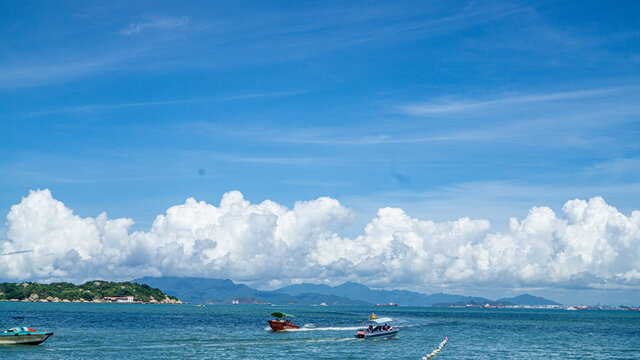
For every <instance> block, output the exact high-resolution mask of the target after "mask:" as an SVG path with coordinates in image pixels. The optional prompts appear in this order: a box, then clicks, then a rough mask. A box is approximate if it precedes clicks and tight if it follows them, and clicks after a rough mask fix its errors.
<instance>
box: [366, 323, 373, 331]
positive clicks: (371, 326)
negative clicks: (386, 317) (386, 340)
mask: <svg viewBox="0 0 640 360" xmlns="http://www.w3.org/2000/svg"><path fill="white" fill-rule="evenodd" d="M367 331H368V332H370V333H372V332H373V325H369V328H368V329H367Z"/></svg>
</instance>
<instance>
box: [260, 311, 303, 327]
mask: <svg viewBox="0 0 640 360" xmlns="http://www.w3.org/2000/svg"><path fill="white" fill-rule="evenodd" d="M271 316H273V317H275V318H276V319H272V320H269V321H267V322H268V323H269V326H271V329H273V331H284V330H293V329H299V328H300V327H299V326H298V325H295V324H293V323H292V322H291V321H289V319H288V318H290V317H293V315H289V314H285V313H281V312H274V313H271Z"/></svg>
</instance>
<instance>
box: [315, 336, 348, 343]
mask: <svg viewBox="0 0 640 360" xmlns="http://www.w3.org/2000/svg"><path fill="white" fill-rule="evenodd" d="M352 340H356V338H355V337H350V338H340V339H313V340H308V341H307V342H309V343H321V342H343V341H352Z"/></svg>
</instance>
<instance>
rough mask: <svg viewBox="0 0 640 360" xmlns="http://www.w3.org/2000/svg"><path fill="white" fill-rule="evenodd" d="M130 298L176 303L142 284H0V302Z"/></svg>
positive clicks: (96, 282)
mask: <svg viewBox="0 0 640 360" xmlns="http://www.w3.org/2000/svg"><path fill="white" fill-rule="evenodd" d="M121 296H133V297H134V298H135V299H136V300H140V301H143V302H150V301H153V300H155V301H167V299H169V300H173V301H174V302H177V301H178V298H176V297H175V296H167V294H165V293H164V292H162V290H160V289H157V288H152V287H151V286H149V285H146V284H138V283H132V282H110V281H102V280H94V281H87V282H86V283H84V284H82V285H75V284H72V283H68V282H56V283H51V284H39V283H35V282H25V283H6V282H5V283H0V300H24V299H29V300H31V301H39V300H43V299H49V301H52V300H54V299H57V300H59V301H63V300H69V301H94V300H96V301H97V300H102V299H103V298H104V297H121Z"/></svg>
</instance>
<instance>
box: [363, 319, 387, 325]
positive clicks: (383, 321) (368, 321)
mask: <svg viewBox="0 0 640 360" xmlns="http://www.w3.org/2000/svg"><path fill="white" fill-rule="evenodd" d="M392 322H393V319H392V318H390V317H381V318H376V319H371V320H367V321H365V322H364V323H365V324H376V325H383V324H389V323H392Z"/></svg>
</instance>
